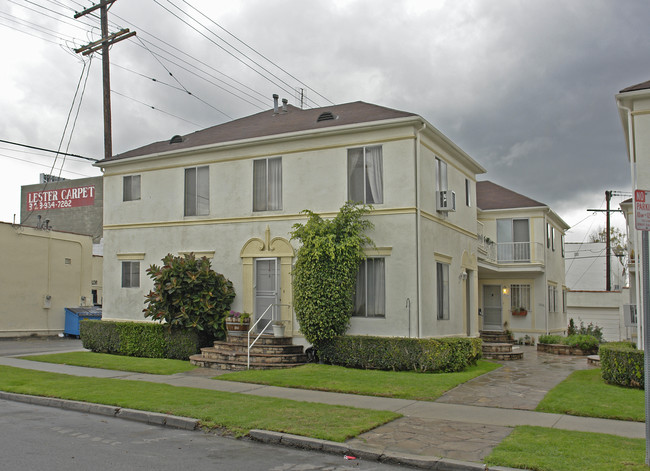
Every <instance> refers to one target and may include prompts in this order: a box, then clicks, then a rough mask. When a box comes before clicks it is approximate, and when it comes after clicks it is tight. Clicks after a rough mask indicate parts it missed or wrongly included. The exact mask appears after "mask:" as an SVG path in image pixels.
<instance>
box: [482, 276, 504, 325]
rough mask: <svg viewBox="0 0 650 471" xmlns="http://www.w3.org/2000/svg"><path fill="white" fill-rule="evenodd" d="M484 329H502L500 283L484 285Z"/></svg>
mask: <svg viewBox="0 0 650 471" xmlns="http://www.w3.org/2000/svg"><path fill="white" fill-rule="evenodd" d="M483 330H502V325H501V286H499V285H483Z"/></svg>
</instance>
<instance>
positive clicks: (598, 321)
mask: <svg viewBox="0 0 650 471" xmlns="http://www.w3.org/2000/svg"><path fill="white" fill-rule="evenodd" d="M567 300H568V302H567V304H568V307H567V311H568V313H567V317H568V318H569V319H573V320H574V322H575V324H576V326H578V327H579V326H580V322H584V324H585V326H586V325H589V324H590V323H593V324H594V325H596V326H598V327H600V328H601V329H602V330H603V338H604V339H605V340H606V341H608V342H617V341H619V340H630V339H632V338H636V329H635V328H626V327H625V320H624V318H623V304H626V303H628V302H629V293H627V290H622V291H569V292H568V293H567Z"/></svg>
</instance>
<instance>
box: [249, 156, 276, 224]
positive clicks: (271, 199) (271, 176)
mask: <svg viewBox="0 0 650 471" xmlns="http://www.w3.org/2000/svg"><path fill="white" fill-rule="evenodd" d="M279 209H282V157H273V158H270V159H259V160H254V161H253V211H273V210H279Z"/></svg>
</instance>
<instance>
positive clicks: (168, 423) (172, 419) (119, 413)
mask: <svg viewBox="0 0 650 471" xmlns="http://www.w3.org/2000/svg"><path fill="white" fill-rule="evenodd" d="M0 399H5V400H8V401H16V402H25V403H27V404H34V405H38V406H47V407H58V408H60V409H66V410H73V411H77V412H85V413H88V414H98V415H105V416H109V417H117V418H120V419H128V420H134V421H137V422H144V423H146V424H149V425H163V426H165V427H172V428H178V429H182V430H196V429H197V428H198V426H199V421H198V420H197V419H191V418H188V417H179V416H176V415H168V414H160V413H157V412H149V411H141V410H135V409H125V408H122V407H116V406H106V405H103V404H94V403H91V402H81V401H70V400H67V399H57V398H53V397H42V396H30V395H27V394H15V393H9V392H5V391H0Z"/></svg>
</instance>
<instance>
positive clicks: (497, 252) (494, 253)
mask: <svg viewBox="0 0 650 471" xmlns="http://www.w3.org/2000/svg"><path fill="white" fill-rule="evenodd" d="M478 241H479V244H478V248H479V257H481V254H482V256H483V258H484V259H486V260H489V261H491V262H495V263H522V264H524V263H543V261H544V246H543V244H540V243H534V242H501V243H495V242H492V241H491V240H490V239H489V238H487V237H480V236H479V239H478Z"/></svg>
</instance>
